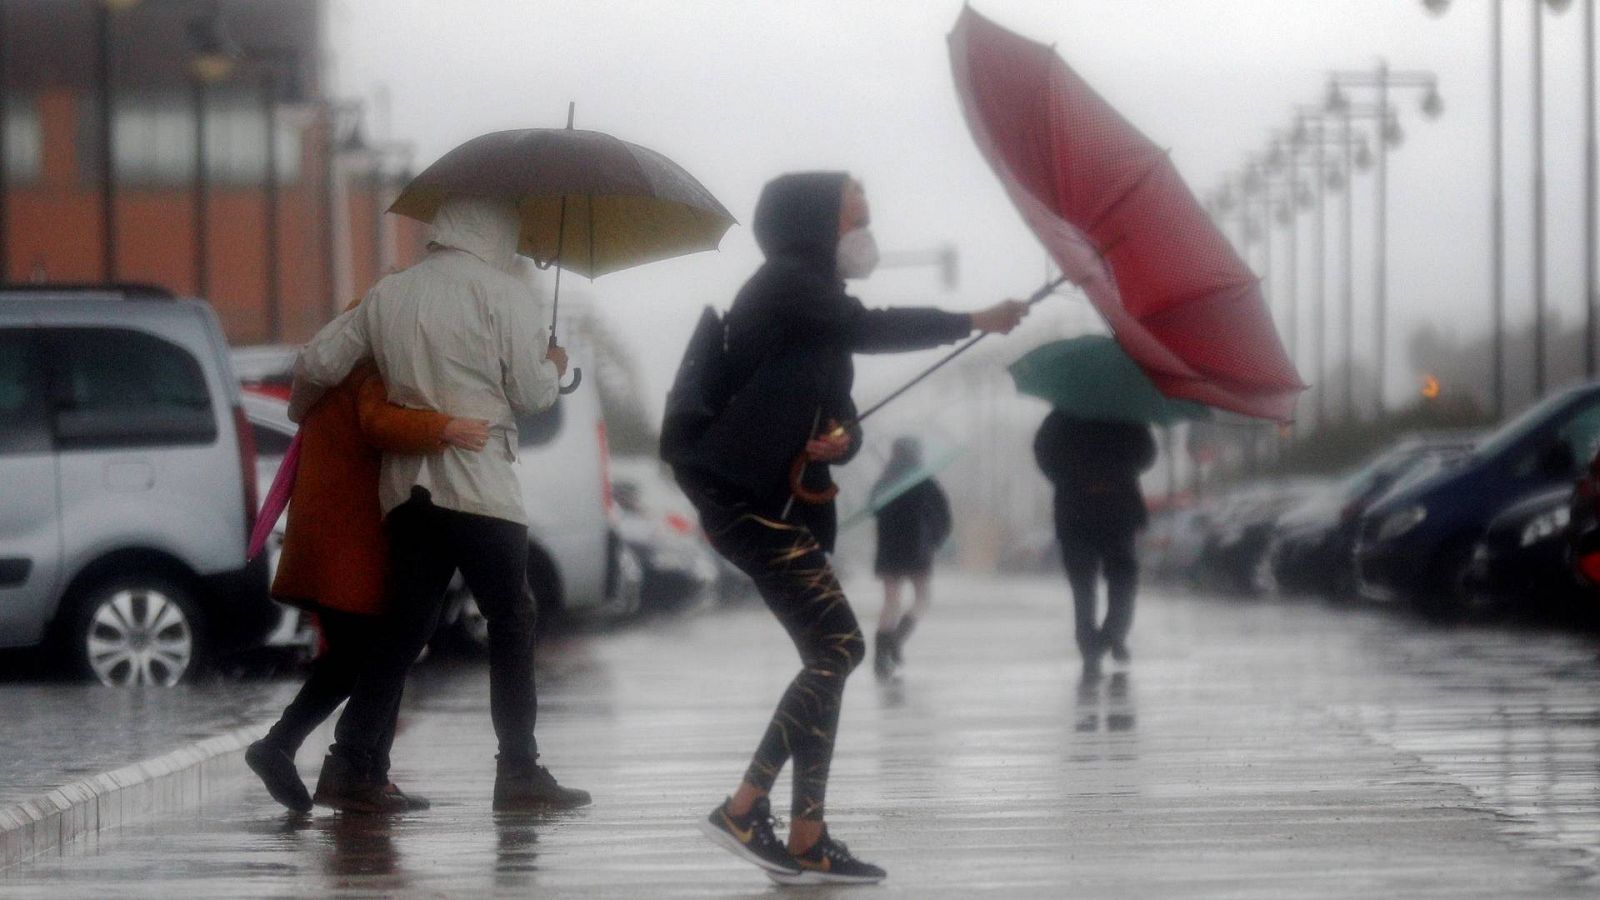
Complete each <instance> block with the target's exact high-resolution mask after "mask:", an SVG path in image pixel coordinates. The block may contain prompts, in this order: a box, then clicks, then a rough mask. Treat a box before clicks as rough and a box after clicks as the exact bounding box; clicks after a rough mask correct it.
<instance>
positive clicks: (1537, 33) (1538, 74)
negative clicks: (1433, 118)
mask: <svg viewBox="0 0 1600 900" xmlns="http://www.w3.org/2000/svg"><path fill="white" fill-rule="evenodd" d="M1543 6H1544V0H1533V396H1534V399H1536V400H1537V399H1539V398H1540V397H1543V396H1544V12H1543Z"/></svg>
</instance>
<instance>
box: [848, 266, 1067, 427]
mask: <svg viewBox="0 0 1600 900" xmlns="http://www.w3.org/2000/svg"><path fill="white" fill-rule="evenodd" d="M1066 280H1067V276H1065V275H1061V276H1058V277H1057V278H1055V279H1054V280H1052V281H1047V282H1045V283H1044V284H1043V285H1042V286H1041V287H1040V288H1039V289H1038V290H1036V291H1034V292H1033V295H1032V296H1030V297H1029V298H1028V305H1029V306H1032V305H1034V304H1035V303H1038V302H1039V301H1040V300H1043V299H1044V298H1046V297H1048V296H1050V294H1051V293H1053V292H1054V291H1055V289H1056V288H1058V287H1060V286H1061V285H1062V284H1064V283H1065V282H1066ZM988 336H989V332H987V331H985V332H984V333H982V334H980V335H977V336H975V337H972V338H969V339H968V340H967V342H966V343H964V344H962V345H961V346H959V347H957V348H956V349H954V350H952V351H950V352H949V353H947V354H945V357H944V358H943V359H941V360H939V361H938V362H936V363H934V364H933V365H931V366H929V367H928V368H927V369H926V370H924V371H923V372H922V374H920V375H918V376H917V377H915V378H913V379H911V380H910V381H908V382H906V383H905V384H903V385H901V386H900V387H899V388H897V389H896V390H895V391H894V393H892V394H890V395H889V396H887V397H885V398H883V399H882V400H879V401H878V402H877V403H874V404H873V405H872V406H871V407H869V408H868V409H867V411H866V412H864V413H862V414H861V415H859V416H856V421H855V424H860V423H861V422H864V421H866V418H867V416H870V415H872V414H873V413H875V412H877V411H878V410H880V409H883V408H884V407H885V406H888V405H889V402H890V401H891V400H894V399H895V398H896V397H899V396H900V395H901V394H904V393H905V392H906V391H909V390H911V389H912V388H914V387H916V386H917V385H918V384H920V383H921V382H922V381H923V379H925V378H927V377H928V376H929V375H932V374H933V373H934V372H937V371H939V370H940V369H941V368H943V367H944V366H945V364H946V363H948V362H950V361H951V360H953V359H955V358H956V357H958V356H960V355H961V354H963V353H965V352H967V351H968V350H971V349H972V348H973V347H974V346H975V345H976V344H977V343H978V342H979V341H981V340H983V339H984V338H986V337H988Z"/></svg>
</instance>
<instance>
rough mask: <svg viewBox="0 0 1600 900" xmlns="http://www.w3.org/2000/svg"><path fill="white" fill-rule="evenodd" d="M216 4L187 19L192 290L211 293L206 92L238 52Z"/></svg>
mask: <svg viewBox="0 0 1600 900" xmlns="http://www.w3.org/2000/svg"><path fill="white" fill-rule="evenodd" d="M217 9H218V8H217V7H216V6H215V5H213V6H211V7H210V8H209V10H208V11H207V13H205V14H202V15H199V16H196V17H195V18H193V19H190V20H189V24H188V38H189V91H190V94H189V97H190V107H191V109H190V112H191V115H192V118H193V119H194V183H193V187H192V189H191V194H192V199H193V202H194V213H193V221H194V284H195V293H196V294H197V295H199V296H201V297H208V296H209V295H210V293H211V264H210V263H211V249H210V237H211V229H210V207H211V192H210V168H211V162H210V153H209V148H208V147H207V146H206V145H207V141H208V136H207V133H206V91H207V89H208V87H209V86H210V85H212V84H215V83H217V82H219V81H222V80H223V79H225V78H227V77H228V76H229V75H230V74H232V72H233V68H234V65H235V63H236V62H237V59H238V51H237V49H236V48H235V47H234V46H233V44H232V42H231V41H230V40H229V39H228V35H227V33H226V32H225V31H224V30H223V28H222V19H221V18H220V17H219V16H218V14H217Z"/></svg>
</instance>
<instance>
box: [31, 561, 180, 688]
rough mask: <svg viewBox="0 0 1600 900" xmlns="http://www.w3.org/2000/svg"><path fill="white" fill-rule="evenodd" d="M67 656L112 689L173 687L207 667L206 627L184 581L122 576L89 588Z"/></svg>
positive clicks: (77, 607) (77, 608)
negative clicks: (205, 663)
mask: <svg viewBox="0 0 1600 900" xmlns="http://www.w3.org/2000/svg"><path fill="white" fill-rule="evenodd" d="M63 637H64V640H65V641H66V644H67V647H66V650H67V656H68V658H69V659H71V660H72V661H73V664H74V667H75V668H76V669H77V671H78V672H79V673H80V674H82V675H84V676H85V677H88V678H92V679H94V680H96V681H99V682H100V683H101V684H104V685H108V686H112V687H133V686H139V685H157V686H160V687H171V686H173V685H175V684H178V683H179V682H181V681H185V680H188V679H192V678H193V677H194V676H195V675H196V674H197V673H198V672H199V671H200V669H201V666H202V662H203V659H204V650H205V646H206V645H205V629H204V624H203V620H202V619H201V616H200V613H199V610H198V609H197V608H196V607H195V604H194V601H193V600H192V599H191V598H190V596H189V591H188V589H187V588H185V587H184V586H183V585H182V584H181V583H180V582H178V581H176V580H174V579H172V578H169V577H166V576H163V575H156V574H146V573H134V574H126V575H119V576H115V577H112V578H108V579H105V580H102V581H99V582H96V583H95V584H94V585H92V586H91V587H89V588H87V589H85V590H84V591H83V592H82V593H81V594H80V595H79V597H78V599H77V602H76V603H75V604H74V606H73V612H72V618H71V620H70V623H69V625H68V627H67V629H66V632H65V634H64V636H63Z"/></svg>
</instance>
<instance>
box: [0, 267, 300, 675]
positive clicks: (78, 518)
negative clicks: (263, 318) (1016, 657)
mask: <svg viewBox="0 0 1600 900" xmlns="http://www.w3.org/2000/svg"><path fill="white" fill-rule="evenodd" d="M256 490H257V486H256V469H255V449H254V447H253V446H252V441H251V434H250V428H249V423H248V422H247V420H246V418H245V416H244V412H243V410H242V408H241V405H240V392H239V385H238V382H237V381H236V380H235V378H234V376H233V371H232V369H231V367H230V365H229V361H228V351H227V344H226V342H225V340H224V338H223V335H222V330H221V328H220V327H219V326H218V323H217V319H216V316H215V315H214V314H213V313H212V311H211V308H210V307H209V306H208V305H207V304H206V303H204V302H203V301H200V300H192V299H175V298H173V297H171V296H170V295H168V294H166V293H165V292H164V291H162V290H161V289H159V288H147V287H142V286H47V285H15V286H9V287H3V288H0V648H10V647H32V646H40V645H47V646H51V647H52V648H53V650H55V651H56V652H59V653H61V654H62V655H63V657H64V660H65V661H68V662H70V663H71V664H73V665H75V666H76V667H78V668H79V669H80V670H82V671H83V672H84V673H85V674H88V675H91V676H93V677H96V678H98V679H99V680H100V681H102V682H104V683H107V684H116V685H126V684H160V685H171V684H175V683H177V682H178V681H179V680H181V679H182V678H184V676H185V675H187V674H189V673H191V672H192V671H194V670H195V668H196V666H197V664H198V663H199V662H201V661H202V660H203V659H205V658H206V657H208V656H211V655H213V654H216V653H220V652H224V651H227V650H231V649H239V648H245V647H252V646H256V645H259V644H260V642H261V641H262V639H263V638H264V637H265V636H266V635H267V634H268V633H269V632H271V630H272V629H273V628H274V626H276V625H277V624H278V622H279V619H280V617H281V616H280V611H279V609H278V608H277V606H276V604H273V603H272V602H271V601H270V600H269V599H268V597H267V580H266V561H265V559H264V558H262V559H257V560H256V561H255V562H253V563H252V562H248V561H247V560H246V559H245V551H246V542H247V541H248V539H249V533H250V529H251V526H252V525H253V523H254V517H255V512H256Z"/></svg>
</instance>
